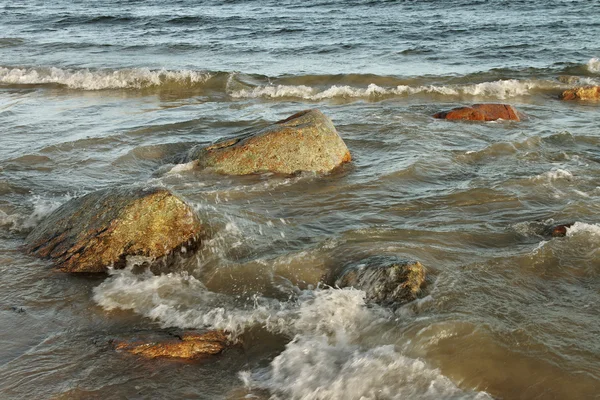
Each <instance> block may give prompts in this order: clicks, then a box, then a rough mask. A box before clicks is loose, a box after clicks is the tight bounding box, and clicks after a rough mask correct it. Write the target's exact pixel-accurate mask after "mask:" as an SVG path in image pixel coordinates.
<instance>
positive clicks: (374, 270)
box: [335, 256, 425, 305]
mask: <svg viewBox="0 0 600 400" xmlns="http://www.w3.org/2000/svg"><path fill="white" fill-rule="evenodd" d="M424 284H425V268H424V267H423V265H421V263H420V262H418V261H407V260H402V259H400V258H398V257H383V256H375V257H369V258H367V259H365V260H362V261H360V262H358V263H353V264H351V265H349V266H347V267H346V268H345V269H344V270H343V271H342V273H341V276H340V277H339V278H338V279H337V280H336V281H335V285H336V286H338V287H340V288H343V287H353V288H356V289H360V290H364V291H365V292H366V298H367V300H369V301H373V302H376V303H378V304H381V305H392V304H395V305H399V304H402V303H407V302H409V301H413V300H415V299H416V298H417V295H418V294H419V292H420V291H421V288H422V287H423V286H424Z"/></svg>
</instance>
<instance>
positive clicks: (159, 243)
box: [25, 187, 202, 272]
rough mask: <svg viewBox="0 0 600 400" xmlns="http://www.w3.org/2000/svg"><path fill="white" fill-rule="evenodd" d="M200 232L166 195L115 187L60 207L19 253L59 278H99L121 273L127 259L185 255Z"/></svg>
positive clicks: (197, 223)
mask: <svg viewBox="0 0 600 400" xmlns="http://www.w3.org/2000/svg"><path fill="white" fill-rule="evenodd" d="M201 230H202V225H201V223H200V220H199V219H198V217H197V216H196V214H195V213H194V211H193V210H192V209H191V208H190V207H189V206H188V205H187V204H186V203H184V202H183V201H182V200H181V199H179V198H178V197H176V196H175V195H173V194H172V193H171V192H169V191H168V190H166V189H163V188H132V187H121V188H116V189H115V188H113V189H104V190H99V191H97V192H93V193H89V194H87V195H85V196H82V197H79V198H76V199H73V200H70V201H68V202H67V203H65V204H63V205H62V206H61V207H59V208H58V209H57V210H56V211H54V212H53V213H52V214H50V215H49V216H48V217H47V218H45V219H44V220H43V221H42V222H41V223H40V224H39V226H37V227H36V229H35V230H34V231H33V232H31V233H30V234H29V236H28V237H27V239H26V245H25V250H26V251H27V252H28V253H30V254H33V255H35V256H38V257H41V258H45V259H50V260H52V261H53V263H54V265H55V266H56V267H58V268H60V269H61V270H63V271H65V272H104V271H106V270H107V268H108V267H109V266H114V267H116V268H119V267H124V266H125V263H126V258H127V257H128V256H143V257H146V258H148V259H149V260H150V261H152V260H158V259H161V258H162V257H164V256H166V255H168V254H170V253H171V252H173V251H174V250H182V251H183V250H189V249H191V248H193V247H195V246H197V245H198V244H199V241H200V234H201ZM184 248H185V249H184Z"/></svg>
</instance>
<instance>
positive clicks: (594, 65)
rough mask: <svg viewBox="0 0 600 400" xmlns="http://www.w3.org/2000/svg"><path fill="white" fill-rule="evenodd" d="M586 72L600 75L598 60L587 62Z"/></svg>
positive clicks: (599, 62)
mask: <svg viewBox="0 0 600 400" xmlns="http://www.w3.org/2000/svg"><path fill="white" fill-rule="evenodd" d="M587 69H588V71H590V72H592V73H594V74H598V73H600V59H598V58H596V57H594V58H591V59H590V60H589V61H588V62H587Z"/></svg>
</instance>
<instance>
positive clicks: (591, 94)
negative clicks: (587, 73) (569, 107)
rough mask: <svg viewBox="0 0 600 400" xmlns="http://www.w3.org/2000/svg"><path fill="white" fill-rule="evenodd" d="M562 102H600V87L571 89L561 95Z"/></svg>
mask: <svg viewBox="0 0 600 400" xmlns="http://www.w3.org/2000/svg"><path fill="white" fill-rule="evenodd" d="M560 98H561V99H562V100H600V86H586V87H578V88H575V89H569V90H565V91H564V92H562V94H561V95H560Z"/></svg>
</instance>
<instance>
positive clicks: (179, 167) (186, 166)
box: [168, 160, 198, 174]
mask: <svg viewBox="0 0 600 400" xmlns="http://www.w3.org/2000/svg"><path fill="white" fill-rule="evenodd" d="M197 166H198V161H196V160H194V161H190V162H188V163H183V164H176V165H174V166H173V168H171V169H170V170H169V172H168V173H169V174H176V173H180V172H185V171H191V170H193V169H194V168H196V167H197Z"/></svg>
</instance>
